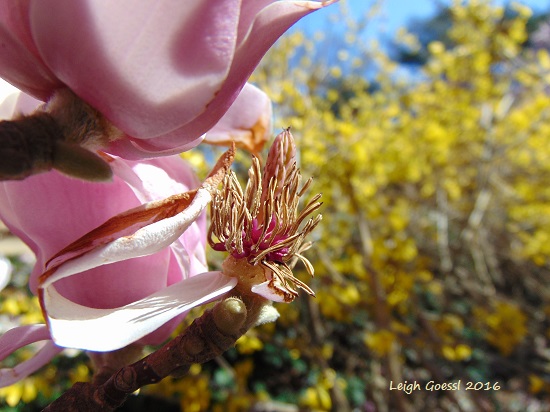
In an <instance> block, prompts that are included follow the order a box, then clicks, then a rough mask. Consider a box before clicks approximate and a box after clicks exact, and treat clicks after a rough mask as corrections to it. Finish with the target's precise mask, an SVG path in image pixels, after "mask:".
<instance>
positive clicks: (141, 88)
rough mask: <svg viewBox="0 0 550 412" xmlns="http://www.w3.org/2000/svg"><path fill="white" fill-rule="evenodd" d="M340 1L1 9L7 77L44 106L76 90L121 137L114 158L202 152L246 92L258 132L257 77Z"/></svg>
mask: <svg viewBox="0 0 550 412" xmlns="http://www.w3.org/2000/svg"><path fill="white" fill-rule="evenodd" d="M334 1H335V0H330V1H324V2H317V1H289V0H282V1H274V0H203V1H199V0H195V1H192V2H186V3H185V5H184V4H183V3H181V2H180V1H177V0H155V1H143V2H139V3H135V2H133V1H130V0H119V1H109V0H81V1H62V0H54V1H48V2H44V1H40V0H29V1H17V2H14V1H11V0H0V44H1V45H2V47H1V48H0V76H1V77H3V78H4V79H6V80H7V81H8V82H10V83H11V84H13V85H14V86H16V87H17V88H19V89H20V90H22V91H24V92H26V93H28V94H30V95H32V96H34V97H35V98H37V99H40V100H42V101H48V100H49V99H50V98H51V97H52V96H53V95H54V93H55V92H56V91H57V90H60V89H63V88H69V89H71V90H72V91H73V92H74V93H75V94H76V95H77V96H78V97H79V98H80V99H82V100H83V101H84V102H86V103H87V104H89V105H90V106H92V107H93V108H95V109H96V110H98V111H99V112H100V113H101V114H102V115H103V116H105V118H107V119H108V120H109V121H110V122H111V123H112V125H114V126H115V127H116V128H118V129H119V130H120V131H121V132H122V133H121V135H120V136H118V135H117V136H112V137H116V138H117V139H118V140H114V141H110V142H109V143H108V144H109V147H107V151H108V152H109V153H113V154H116V155H120V156H122V157H125V158H134V159H136V158H144V157H151V156H156V155H158V154H173V153H176V152H181V151H184V150H188V149H190V148H191V147H193V146H195V145H197V144H198V143H200V142H201V140H202V139H203V135H204V133H206V132H208V131H209V130H210V129H211V128H212V127H213V126H214V125H215V124H216V123H217V122H218V121H219V120H220V118H221V117H222V116H223V115H224V113H225V112H226V111H227V110H228V109H229V107H230V106H231V105H232V104H233V102H235V100H236V99H237V96H238V95H239V93H240V91H241V89H242V88H243V87H245V93H247V97H246V98H243V99H240V100H239V101H238V102H237V104H238V105H239V106H240V108H236V109H235V111H236V112H238V113H241V114H242V113H246V121H243V124H242V126H243V127H245V130H247V131H248V133H250V131H254V130H256V129H258V124H259V123H261V121H262V119H263V120H265V119H264V118H263V117H262V116H261V115H262V114H264V113H265V112H264V110H263V109H264V107H265V101H266V98H265V96H264V95H262V94H261V92H260V91H259V90H257V89H255V88H252V87H251V86H245V83H246V81H247V79H248V77H249V76H250V74H251V73H252V71H253V69H254V68H255V67H256V65H257V64H258V63H259V61H260V59H261V58H262V56H263V55H264V54H265V52H266V51H267V50H268V49H269V47H271V45H272V44H273V43H274V42H275V40H277V38H278V37H279V36H281V34H283V33H284V32H285V31H286V30H287V29H288V28H289V27H290V26H291V25H292V24H294V23H295V22H296V21H297V20H299V19H300V18H301V17H303V16H305V15H306V14H308V13H310V12H312V11H314V10H317V9H319V8H322V7H324V6H326V5H328V4H330V3H333V2H334ZM260 100H261V101H263V102H264V104H263V105H262V104H260V105H258V101H260ZM264 130H265V127H264ZM213 136H216V138H218V137H219V135H216V134H215V133H214V134H213Z"/></svg>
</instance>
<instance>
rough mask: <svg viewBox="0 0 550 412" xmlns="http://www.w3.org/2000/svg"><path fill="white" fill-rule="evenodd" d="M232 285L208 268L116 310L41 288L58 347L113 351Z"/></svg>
mask: <svg viewBox="0 0 550 412" xmlns="http://www.w3.org/2000/svg"><path fill="white" fill-rule="evenodd" d="M236 283H237V280H236V279H235V278H230V277H227V276H224V275H223V274H222V273H221V272H207V273H203V274H201V275H197V276H194V277H192V278H189V279H186V280H184V281H181V282H179V283H176V284H174V285H171V286H169V287H167V288H164V289H162V290H160V291H158V292H156V293H154V294H152V295H150V296H148V297H146V298H144V299H141V300H139V301H136V302H134V303H131V304H129V305H125V306H124V307H120V308H115V309H94V308H90V307H85V306H82V305H78V304H76V303H74V302H72V301H70V300H68V299H66V298H64V297H63V296H62V295H60V294H59V293H58V292H57V291H56V289H55V287H54V286H51V285H50V286H48V287H46V288H45V289H44V291H43V294H42V300H43V305H44V307H45V308H46V312H47V318H48V319H47V320H48V324H49V328H50V331H51V335H52V337H53V339H54V341H55V343H56V344H57V345H60V346H64V347H71V348H80V349H86V350H93V351H112V350H116V349H119V348H122V347H124V346H127V345H129V344H130V343H133V342H135V341H136V340H138V339H140V338H142V337H143V336H145V335H147V334H148V333H151V332H153V331H154V330H156V329H158V328H159V327H160V326H161V325H163V324H164V323H166V322H167V321H169V320H170V319H172V318H174V317H176V316H178V315H180V314H182V313H184V312H186V311H188V310H190V309H191V308H193V307H196V306H199V305H202V304H204V303H206V302H208V301H210V300H213V299H216V298H218V297H220V296H221V295H223V294H225V293H227V292H228V291H230V290H231V289H232V288H233V287H234V286H235V285H236Z"/></svg>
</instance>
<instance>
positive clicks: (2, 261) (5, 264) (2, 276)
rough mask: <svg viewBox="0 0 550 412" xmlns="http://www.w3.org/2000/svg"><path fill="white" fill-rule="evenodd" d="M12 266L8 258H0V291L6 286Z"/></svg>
mask: <svg viewBox="0 0 550 412" xmlns="http://www.w3.org/2000/svg"><path fill="white" fill-rule="evenodd" d="M12 270H13V266H12V264H11V262H10V260H9V259H8V258H5V257H4V256H0V290H2V289H4V288H5V287H6V286H8V283H10V279H11V272H12Z"/></svg>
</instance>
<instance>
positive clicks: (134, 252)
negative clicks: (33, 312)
mask: <svg viewBox="0 0 550 412" xmlns="http://www.w3.org/2000/svg"><path fill="white" fill-rule="evenodd" d="M211 200H212V196H211V195H210V191H209V190H207V189H199V190H198V191H197V194H196V195H195V198H194V199H193V201H192V202H191V204H190V205H189V207H187V208H186V209H185V210H183V211H182V212H180V213H178V214H177V215H175V216H173V217H170V218H166V219H163V220H160V221H157V222H155V223H152V224H150V225H148V226H145V227H143V228H141V229H139V230H138V231H136V232H135V233H134V234H133V235H130V236H124V237H121V238H118V239H116V240H114V241H112V242H109V243H107V244H105V245H103V246H100V247H97V248H95V249H93V250H91V251H89V252H88V253H85V254H83V255H80V256H78V257H75V258H73V259H71V260H67V261H65V262H64V263H62V264H61V265H60V266H57V267H53V268H48V270H47V271H46V272H45V273H44V274H43V275H42V276H40V279H39V287H42V288H44V287H47V286H49V285H50V284H52V283H53V282H56V281H57V280H59V279H62V278H65V277H67V276H71V275H74V274H76V273H80V272H84V271H86V270H89V269H92V268H95V267H98V266H101V265H105V264H108V263H114V262H120V261H121V260H126V259H132V258H136V257H140V256H147V255H151V254H153V253H155V252H158V251H159V250H161V249H163V248H165V247H167V246H169V245H170V244H171V243H173V242H174V241H175V240H176V239H177V238H178V237H180V236H181V235H182V234H183V232H185V230H186V229H187V228H188V227H189V226H190V225H191V224H192V223H193V222H194V221H195V220H196V219H197V217H198V216H199V215H200V214H201V212H202V211H203V210H204V209H205V208H206V206H208V203H210V201H211Z"/></svg>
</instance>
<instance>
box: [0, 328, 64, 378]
mask: <svg viewBox="0 0 550 412" xmlns="http://www.w3.org/2000/svg"><path fill="white" fill-rule="evenodd" d="M40 341H46V342H45V344H44V345H43V346H42V347H41V348H40V349H39V350H38V351H37V352H36V354H35V355H34V356H33V357H32V358H30V359H27V360H26V361H24V362H22V363H20V364H19V365H17V366H15V367H14V368H2V369H0V387H5V386H10V385H13V384H14V383H17V382H18V381H20V380H21V379H23V378H26V377H27V376H29V375H30V374H31V373H33V372H36V371H37V370H38V369H40V368H41V367H42V366H44V365H45V364H47V363H48V362H50V360H51V359H52V358H53V357H54V356H55V355H57V354H58V353H59V352H61V351H62V350H63V348H60V347H58V346H56V345H55V344H54V342H53V341H52V340H51V337H50V333H49V331H48V327H47V326H46V325H25V326H19V327H16V328H13V329H10V330H8V331H7V332H6V333H4V334H3V335H2V336H1V337H0V360H3V359H5V358H6V357H7V356H8V355H10V354H11V353H13V352H15V351H16V350H17V349H19V348H22V347H23V346H27V345H29V344H31V343H35V342H40Z"/></svg>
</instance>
